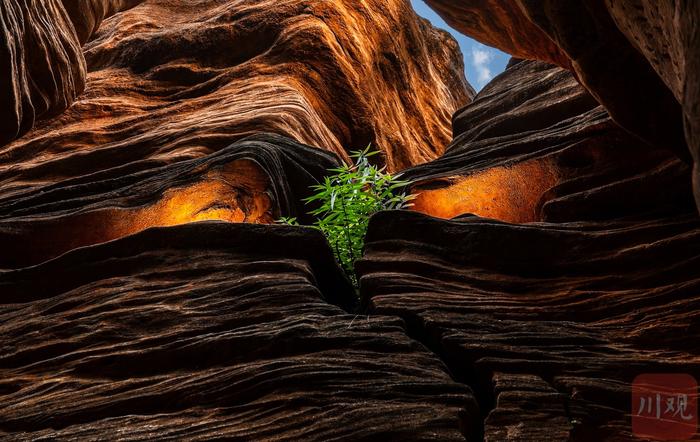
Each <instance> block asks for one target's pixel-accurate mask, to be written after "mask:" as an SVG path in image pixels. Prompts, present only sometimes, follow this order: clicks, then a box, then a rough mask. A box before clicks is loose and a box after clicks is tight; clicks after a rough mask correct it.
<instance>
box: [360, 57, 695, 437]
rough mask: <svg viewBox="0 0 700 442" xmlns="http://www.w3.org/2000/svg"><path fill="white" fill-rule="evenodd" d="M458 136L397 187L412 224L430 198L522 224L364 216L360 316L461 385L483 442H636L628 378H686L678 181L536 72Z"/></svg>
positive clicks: (685, 201)
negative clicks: (375, 317) (412, 185)
mask: <svg viewBox="0 0 700 442" xmlns="http://www.w3.org/2000/svg"><path fill="white" fill-rule="evenodd" d="M505 91H508V93H505ZM455 127H456V128H459V131H460V132H459V133H457V136H456V138H455V141H454V143H453V145H452V146H450V147H449V148H448V150H447V153H446V155H445V156H444V157H442V158H440V159H438V160H436V161H434V162H432V163H428V164H426V165H422V166H418V167H416V168H414V169H412V170H409V171H408V172H407V176H409V177H414V178H416V179H419V180H423V181H421V182H419V183H418V184H417V186H416V189H415V190H418V191H421V192H424V193H426V194H427V195H425V196H424V197H423V200H421V198H419V200H418V209H423V210H424V211H425V212H427V213H434V212H431V210H430V209H432V208H433V207H430V206H429V203H431V202H432V203H435V202H436V200H438V201H439V200H440V198H442V199H443V200H444V201H443V204H442V205H441V207H448V208H450V209H451V210H454V211H456V210H458V209H459V208H460V207H461V208H463V209H473V208H476V209H477V210H475V212H476V213H477V214H481V215H484V216H489V217H497V218H498V217H499V216H498V215H501V216H500V218H501V219H504V220H506V221H529V222H530V223H529V224H509V223H505V222H502V221H499V220H496V219H486V218H479V217H476V216H474V215H466V214H465V215H463V216H460V217H457V218H455V219H452V220H441V219H437V218H432V217H429V216H426V215H424V214H419V213H410V212H387V213H382V214H379V215H377V216H375V217H374V218H373V219H372V221H371V223H370V229H369V233H368V237H367V242H366V246H365V258H364V259H363V260H362V261H361V262H360V263H359V264H358V271H359V273H360V275H361V286H362V295H363V298H364V300H365V303H366V304H367V308H368V311H369V312H370V313H374V314H380V315H397V316H400V317H402V318H403V319H405V320H406V322H407V324H408V328H409V333H410V334H411V336H414V337H417V338H418V339H420V340H421V341H422V342H423V343H425V344H426V345H427V346H428V347H429V348H431V350H433V351H434V352H435V353H436V354H439V355H440V356H441V358H442V359H443V360H444V361H446V362H447V364H448V366H449V367H450V369H451V371H452V372H453V373H455V374H456V375H457V378H458V380H460V381H462V382H464V383H466V384H468V385H469V386H471V387H472V389H473V390H474V391H475V393H476V395H477V398H478V400H479V404H480V406H481V410H482V413H483V418H484V427H483V435H484V438H485V440H488V441H503V440H518V441H523V440H526V441H543V440H561V441H568V440H576V441H578V440H580V441H591V440H630V441H631V440H637V438H636V437H635V436H633V435H632V430H631V426H630V420H629V412H630V410H631V409H632V404H631V395H630V384H631V382H632V381H633V379H634V378H635V377H636V375H638V374H642V373H664V372H670V373H690V374H697V373H700V347H698V344H697V343H698V342H700V296H699V295H698V293H700V291H699V289H700V272H698V268H700V267H698V266H699V265H700V253H698V250H700V219H699V218H698V215H697V211H696V208H695V205H694V201H693V197H692V194H691V192H690V186H689V185H688V184H689V182H690V168H689V167H688V166H687V165H686V164H685V163H683V162H681V161H680V160H678V159H677V158H676V157H674V156H673V155H671V154H670V153H668V152H662V151H659V150H657V149H653V148H651V147H649V146H647V145H646V144H644V143H640V142H639V141H638V140H637V139H636V138H633V137H631V136H629V135H628V134H627V133H626V132H625V131H622V130H621V129H619V128H618V127H617V126H616V125H615V124H614V123H613V122H612V120H611V119H610V118H609V117H608V115H607V114H606V112H605V111H604V110H603V109H602V108H601V107H600V106H596V105H595V102H594V100H592V98H591V97H590V96H589V95H588V94H587V93H586V92H585V91H584V90H583V88H582V87H581V86H578V85H577V84H576V82H575V81H574V79H573V77H572V76H571V74H569V73H568V72H566V71H564V70H562V69H560V68H557V67H553V66H549V65H545V64H543V63H541V62H528V61H522V62H518V63H513V64H512V65H511V67H510V68H509V69H508V70H507V71H506V72H505V73H504V74H502V75H501V76H499V77H498V78H496V79H495V80H494V82H493V83H492V84H491V85H490V86H489V87H488V88H486V89H484V91H482V93H480V94H479V95H478V96H477V97H476V99H475V101H474V103H473V104H471V105H469V106H467V107H466V108H465V109H463V110H462V111H461V112H460V113H459V114H458V116H457V117H456V118H455ZM528 129H531V130H528ZM632 158H633V159H634V160H630V159H632ZM537 168H540V169H547V170H549V171H550V172H549V174H550V175H551V176H552V177H553V178H554V179H553V180H550V181H547V180H543V181H540V180H539V178H540V175H538V174H537V173H536V170H537ZM494 171H497V172H498V176H497V177H496V179H493V174H494V173H495V172H494ZM518 185H519V186H520V187H518ZM491 186H498V187H497V188H496V189H495V190H494V189H491ZM503 188H505V189H511V190H513V191H514V192H516V195H517V196H515V197H513V196H511V195H508V192H507V191H503ZM488 192H491V194H488ZM494 192H501V193H502V194H504V195H503V196H506V197H504V198H500V196H502V195H501V194H499V195H497V196H498V197H499V198H492V197H493V195H494ZM484 194H487V196H488V198H484ZM507 197H510V198H507ZM529 197H531V198H529ZM528 198H529V199H528ZM533 202H534V204H533ZM421 203H423V207H421ZM460 204H461V205H460ZM425 209H428V210H425ZM465 211H466V210H465ZM479 211H481V213H480V212H479ZM437 214H438V215H444V216H445V217H449V216H450V215H452V214H451V213H450V214H441V213H437ZM518 217H519V219H518ZM514 218H516V219H514ZM532 221H537V222H532Z"/></svg>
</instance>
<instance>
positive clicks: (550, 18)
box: [428, 0, 700, 197]
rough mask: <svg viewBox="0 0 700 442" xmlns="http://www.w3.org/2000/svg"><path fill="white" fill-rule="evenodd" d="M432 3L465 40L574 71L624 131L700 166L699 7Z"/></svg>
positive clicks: (500, 0)
mask: <svg viewBox="0 0 700 442" xmlns="http://www.w3.org/2000/svg"><path fill="white" fill-rule="evenodd" d="M428 3H429V4H431V5H432V6H434V7H435V9H436V10H437V11H438V12H440V13H441V14H442V15H443V16H444V17H445V18H446V19H448V20H449V21H450V22H451V23H452V24H453V25H454V26H455V27H456V28H457V29H459V30H460V31H462V32H464V33H465V34H468V35H472V36H474V37H475V38H477V39H480V40H481V41H484V42H486V43H489V44H491V45H494V46H497V47H499V48H501V49H503V50H505V51H507V52H510V53H512V54H514V55H516V56H518V57H523V58H531V59H539V60H544V61H549V62H554V63H556V64H558V65H560V66H562V67H565V68H569V69H572V70H573V71H574V72H575V73H576V75H577V77H578V79H579V80H580V81H581V83H582V84H583V85H584V86H586V88H587V89H588V90H589V91H590V92H591V93H592V94H593V96H594V97H595V98H596V99H597V100H598V101H599V102H600V103H601V104H603V105H604V106H605V107H606V109H607V110H608V112H609V113H610V115H611V116H612V118H613V119H614V120H615V121H616V122H617V123H619V124H620V125H621V126H622V127H624V128H625V129H627V130H628V131H630V132H632V133H634V134H636V135H637V136H639V137H641V138H642V139H644V140H645V141H647V142H648V143H651V144H652V145H654V146H657V147H661V148H664V149H670V150H672V151H674V152H676V154H677V155H679V156H680V157H681V158H685V159H689V155H688V154H687V149H688V148H689V149H690V152H691V154H692V155H693V157H694V158H695V160H696V164H697V160H698V158H700V155H699V153H700V142H698V138H699V137H698V123H697V122H698V121H700V114H698V109H699V108H700V104H698V96H700V93H698V91H699V90H700V78H699V77H698V74H697V72H698V69H697V66H698V63H699V62H698V57H697V54H698V53H699V52H700V32H698V28H699V27H700V3H698V2H675V1H671V0H663V1H654V0H649V1H647V0H634V1H631V2H629V1H617V0H606V1H605V2H602V1H596V0H586V1H581V2H560V1H558V0H551V1H550V0H546V1H541V0H493V1H489V2H477V4H475V5H473V6H468V7H465V6H464V5H462V2H458V1H452V0H428ZM535 26H536V27H535ZM533 27H535V29H534V30H533ZM546 38H549V41H553V42H554V43H556V45H555V46H556V47H558V48H559V53H560V54H565V57H563V58H562V57H559V56H558V55H553V54H556V51H555V50H553V49H552V45H551V44H548V41H547V40H546ZM684 124H685V134H684V128H683V127H684ZM696 168H697V166H696ZM696 170H697V169H696ZM696 180H697V172H696ZM698 183H700V181H696V184H695V186H694V187H695V191H696V197H697V195H700V185H699V184H698Z"/></svg>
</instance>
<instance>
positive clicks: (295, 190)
mask: <svg viewBox="0 0 700 442" xmlns="http://www.w3.org/2000/svg"><path fill="white" fill-rule="evenodd" d="M339 164H340V162H339V160H338V158H337V157H336V156H335V155H333V154H331V153H329V152H324V151H322V150H320V149H314V148H311V147H309V146H304V145H301V144H298V143H295V142H294V141H292V140H289V139H286V138H283V137H280V136H278V135H271V134H267V135H265V134H260V135H255V136H253V137H249V138H247V139H245V140H241V141H239V142H237V143H234V144H233V145H231V146H229V147H227V148H224V149H221V150H220V151H219V152H217V153H214V154H211V155H208V156H206V157H203V158H196V159H192V160H188V161H182V162H179V163H175V164H167V163H165V162H162V163H157V162H150V163H146V162H141V163H137V164H134V165H131V167H121V168H115V169H111V170H107V171H104V172H100V173H97V174H94V175H90V176H87V177H82V178H77V179H74V180H69V181H63V182H61V183H59V184H56V185H52V186H46V187H42V188H39V189H29V190H27V191H25V192H22V193H20V194H17V195H13V196H12V197H9V198H5V199H0V244H3V246H4V247H3V248H4V249H5V250H12V251H13V253H7V254H3V255H2V256H0V268H18V267H23V266H27V265H33V264H38V263H40V262H42V261H45V260H46V259H49V258H54V257H56V256H58V255H60V254H62V253H65V252H67V251H69V250H71V249H74V248H77V247H83V246H88V245H92V244H97V243H102V242H106V241H110V240H113V239H117V238H121V237H124V236H127V235H130V234H133V233H136V232H139V231H142V230H145V229H147V228H149V227H158V226H160V227H163V226H170V225H178V224H185V223H188V222H194V221H202V220H222V221H229V222H246V223H258V224H260V223H263V224H267V223H271V222H274V220H276V219H278V218H279V217H280V216H282V215H285V216H294V217H298V218H299V220H300V221H302V222H304V221H309V219H308V215H307V212H308V210H309V209H310V208H309V207H308V206H306V205H305V204H304V203H302V200H303V199H304V198H306V197H308V196H309V195H310V190H309V187H310V186H311V185H313V184H316V183H318V182H319V181H321V180H322V179H323V177H324V176H325V175H326V173H327V170H328V169H330V168H334V167H338V166H339ZM146 166H147V167H146ZM142 168H143V169H142Z"/></svg>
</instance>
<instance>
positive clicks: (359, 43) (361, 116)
mask: <svg viewBox="0 0 700 442" xmlns="http://www.w3.org/2000/svg"><path fill="white" fill-rule="evenodd" d="M94 3H95V4H99V5H103V3H102V2H94ZM110 4H112V5H113V4H115V3H108V5H110ZM88 9H89V8H88ZM99 16H101V15H98V17H99ZM88 21H90V22H91V21H92V19H91V20H88ZM95 21H99V20H97V19H95ZM90 27H93V26H90ZM81 32H87V31H81ZM84 50H85V56H86V59H87V63H88V71H89V74H88V84H87V90H86V92H85V94H84V95H82V96H81V97H80V100H79V101H78V102H76V103H75V104H74V105H73V106H72V107H71V109H70V110H69V111H68V112H66V113H64V114H63V115H61V116H60V117H59V118H56V119H54V120H52V121H51V122H50V123H49V124H46V125H42V126H41V127H40V128H37V129H36V130H34V131H33V132H31V133H30V134H28V135H26V136H25V137H23V138H22V139H20V140H17V141H15V142H14V143H12V144H10V145H8V146H6V147H5V148H3V149H0V182H4V183H5V186H8V185H13V186H14V185H19V183H21V184H22V185H25V184H29V183H31V184H35V182H33V181H30V180H27V179H25V178H24V177H23V175H25V174H32V173H33V172H32V169H34V168H35V167H44V168H46V167H49V168H53V167H54V166H57V165H58V166H61V169H62V170H64V171H70V172H71V174H67V175H63V176H57V177H52V178H53V179H54V180H55V181H58V180H60V179H65V178H70V177H73V176H75V174H76V173H80V174H86V173H90V172H96V171H99V170H104V169H108V168H111V167H115V166H118V165H122V164H127V163H130V162H133V161H140V160H144V159H164V158H167V159H168V160H169V161H171V162H174V161H178V160H183V159H188V158H192V157H198V156H203V155H205V154H208V153H211V152H215V151H217V150H218V149H221V148H223V147H225V146H228V145H229V144H231V143H232V142H233V141H235V140H237V139H240V138H243V137H245V136H248V135H251V134H255V133H258V132H261V131H262V132H274V133H278V134H281V135H286V136H288V137H290V138H293V139H295V140H297V141H300V142H303V143H306V144H310V145H313V146H319V147H322V148H325V149H328V150H330V151H333V152H336V153H338V154H339V155H341V156H344V157H346V151H347V150H356V149H360V148H364V147H366V146H367V144H368V143H370V142H372V143H373V144H374V145H375V146H376V147H377V148H379V149H381V150H382V151H383V152H384V153H385V157H386V162H387V164H388V165H389V167H390V168H391V169H392V170H398V169H401V168H404V167H407V166H410V165H414V164H417V163H420V162H423V161H426V160H429V159H433V158H435V157H437V156H438V155H439V154H440V153H441V152H442V151H443V150H444V147H445V145H447V144H448V142H449V140H450V135H451V128H450V117H451V115H452V113H453V112H454V111H455V110H456V109H457V108H459V107H460V106H462V105H464V104H465V103H467V102H468V101H469V99H470V97H471V95H472V93H473V92H472V90H471V88H470V87H469V86H468V84H467V83H466V81H465V79H464V70H463V64H462V59H461V57H460V56H459V48H458V46H457V44H456V42H455V41H454V40H453V39H452V38H451V37H450V36H449V35H448V34H447V33H445V32H443V31H438V30H436V29H435V28H433V27H432V26H430V24H429V23H428V22H427V21H424V20H422V19H420V18H418V17H417V16H416V15H415V13H414V12H413V10H412V9H411V7H410V4H409V3H408V1H406V0H392V1H390V2H386V1H384V0H381V1H380V0H373V1H369V2H363V3H361V4H358V3H357V2H355V1H350V0H347V1H340V2H328V1H321V0H315V1H310V2H300V1H298V0H284V1H261V2H240V1H239V2H221V1H219V0H207V1H200V2H196V4H182V3H178V2H172V1H168V0H146V1H143V2H141V3H140V4H138V5H137V6H135V7H133V8H132V9H129V10H127V11H124V12H121V13H120V14H117V15H116V16H113V17H111V18H109V19H107V20H106V21H104V22H103V23H102V26H101V28H100V30H99V31H98V32H97V33H96V34H95V35H94V36H93V38H92V40H90V41H89V42H88V43H87V44H86V45H85V46H84ZM78 164H80V166H78ZM8 173H11V175H10V176H8V175H7V174H8ZM43 176H44V177H45V178H48V176H46V175H43Z"/></svg>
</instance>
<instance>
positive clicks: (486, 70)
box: [472, 46, 495, 87]
mask: <svg viewBox="0 0 700 442" xmlns="http://www.w3.org/2000/svg"><path fill="white" fill-rule="evenodd" d="M494 56H495V54H494V53H493V52H492V51H491V50H489V49H486V48H485V47H476V46H474V47H472V65H473V66H474V69H476V81H477V82H478V83H479V86H480V87H481V86H484V85H485V84H486V83H488V82H489V81H491V79H492V78H493V74H492V73H491V67H490V64H491V62H492V61H493V59H494Z"/></svg>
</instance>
